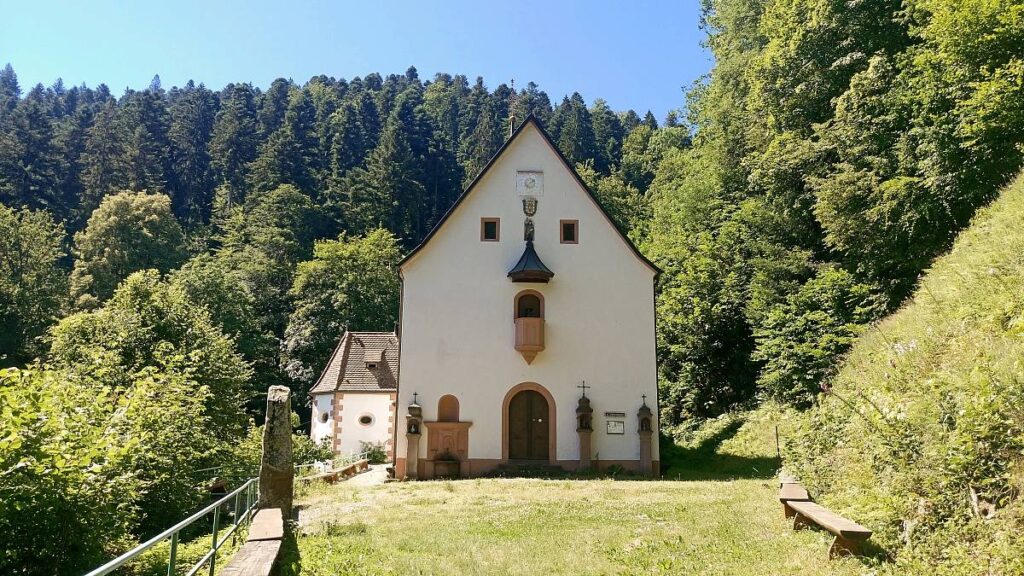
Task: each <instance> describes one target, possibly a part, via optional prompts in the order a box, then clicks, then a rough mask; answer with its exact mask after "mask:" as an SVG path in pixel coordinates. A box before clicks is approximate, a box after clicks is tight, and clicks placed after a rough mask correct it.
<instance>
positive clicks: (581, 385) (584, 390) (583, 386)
mask: <svg viewBox="0 0 1024 576" xmlns="http://www.w3.org/2000/svg"><path fill="white" fill-rule="evenodd" d="M577 388H582V389H583V397H584V398H586V397H587V388H593V386H587V381H586V380H584V381H583V384H580V385H579V386H577Z"/></svg>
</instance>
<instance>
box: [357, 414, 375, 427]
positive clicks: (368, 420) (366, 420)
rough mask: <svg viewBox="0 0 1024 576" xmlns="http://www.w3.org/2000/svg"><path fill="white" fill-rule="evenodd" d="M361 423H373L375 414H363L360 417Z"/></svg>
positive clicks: (365, 424) (366, 424)
mask: <svg viewBox="0 0 1024 576" xmlns="http://www.w3.org/2000/svg"><path fill="white" fill-rule="evenodd" d="M359 423H360V424H362V425H363V426H369V425H370V424H373V415H372V414H363V415H362V416H360V417H359Z"/></svg>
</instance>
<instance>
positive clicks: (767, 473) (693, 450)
mask: <svg viewBox="0 0 1024 576" xmlns="http://www.w3.org/2000/svg"><path fill="white" fill-rule="evenodd" d="M744 422H745V420H744V419H743V418H737V419H736V420H734V421H732V422H730V423H729V424H728V425H727V426H725V427H724V428H722V430H720V431H718V432H717V433H716V434H714V435H713V436H711V437H709V438H707V439H705V440H704V441H702V442H701V443H700V444H699V445H697V446H695V447H687V446H680V445H679V444H676V443H675V442H674V441H673V440H672V438H671V437H668V436H665V435H662V436H661V437H660V442H661V444H660V446H659V447H660V449H661V461H662V478H663V479H665V480H729V479H737V478H764V479H768V478H773V477H775V475H776V474H777V473H778V470H779V468H780V466H781V463H780V461H779V459H778V457H776V456H738V455H735V454H723V453H720V452H719V448H720V447H721V445H722V443H723V442H725V441H726V440H728V439H730V438H732V437H733V436H735V435H736V433H737V432H739V429H740V428H741V427H742V426H743V424H744Z"/></svg>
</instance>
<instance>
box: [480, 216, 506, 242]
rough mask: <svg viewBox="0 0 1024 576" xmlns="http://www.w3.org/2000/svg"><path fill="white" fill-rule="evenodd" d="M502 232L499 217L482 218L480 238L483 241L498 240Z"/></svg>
mask: <svg viewBox="0 0 1024 576" xmlns="http://www.w3.org/2000/svg"><path fill="white" fill-rule="evenodd" d="M500 234H501V222H500V221H499V220H498V219H497V218H481V219H480V240H481V241H482V242H497V241H498V236H499V235H500Z"/></svg>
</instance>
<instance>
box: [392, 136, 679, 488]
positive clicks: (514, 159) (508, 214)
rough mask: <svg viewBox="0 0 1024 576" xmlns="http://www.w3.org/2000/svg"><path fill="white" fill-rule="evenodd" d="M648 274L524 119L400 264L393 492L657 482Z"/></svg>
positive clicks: (648, 267) (651, 269)
mask: <svg viewBox="0 0 1024 576" xmlns="http://www.w3.org/2000/svg"><path fill="white" fill-rule="evenodd" d="M657 273H658V270H657V268H656V267H655V266H654V265H653V264H652V263H651V262H649V261H648V260H647V259H646V258H644V256H643V255H642V254H641V253H640V252H639V250H638V249H637V248H636V247H635V246H634V245H633V244H632V243H631V242H630V241H629V239H628V238H627V237H626V236H625V235H624V234H623V233H622V232H620V231H619V230H618V229H617V228H616V226H615V225H614V223H613V222H612V220H611V218H610V217H609V216H608V214H607V213H605V211H604V210H603V209H602V208H601V206H600V205H599V204H598V202H597V200H596V199H595V198H594V196H593V195H592V193H591V192H590V191H589V190H588V189H587V188H586V186H585V185H584V183H583V181H582V180H581V179H580V178H579V176H578V175H577V174H576V172H575V171H574V169H573V168H572V167H571V166H570V165H569V164H568V162H567V161H566V160H565V158H564V157H563V156H562V155H561V154H560V153H559V151H558V150H557V148H556V146H555V145H554V143H553V142H552V141H551V139H550V137H549V136H548V135H547V134H546V133H545V132H544V130H543V128H541V126H540V125H539V124H538V123H537V121H536V120H535V119H534V118H532V117H531V118H528V119H527V120H526V121H525V122H524V123H523V124H522V125H520V126H519V128H518V129H517V130H516V131H515V132H514V133H513V134H512V135H511V136H510V138H509V139H508V141H507V142H506V143H505V144H504V145H503V146H502V148H501V149H500V150H499V151H498V153H497V154H496V155H495V156H494V158H492V160H491V161H490V162H489V163H488V165H487V166H486V167H485V168H484V169H483V170H482V171H481V173H480V175H479V176H478V177H477V179H476V180H475V181H474V182H473V183H472V184H471V185H470V186H469V187H468V188H467V189H466V191H465V193H464V194H463V195H462V197H460V199H459V200H458V202H456V204H455V205H454V206H453V208H452V209H451V210H450V211H449V212H448V214H446V215H445V217H444V218H443V219H442V220H441V222H440V223H438V225H437V226H436V227H435V228H434V230H433V231H432V232H431V233H430V234H429V235H428V236H427V238H426V239H425V240H424V241H423V243H422V244H421V245H420V246H419V247H417V248H416V249H415V250H413V251H412V252H411V253H410V254H409V255H408V256H407V257H406V258H405V259H404V260H403V261H402V263H401V265H400V274H401V278H402V300H401V310H400V322H399V326H400V332H399V334H398V339H399V342H400V344H399V347H400V351H399V352H400V353H399V363H398V394H397V402H396V414H395V418H394V419H395V420H396V422H395V426H394V440H393V443H394V444H393V445H394V448H395V450H394V454H395V473H396V477H398V478H410V479H411V478H434V477H441V476H444V477H453V476H460V477H469V476H479V475H483V474H487V473H490V472H492V471H494V470H495V469H497V468H499V467H502V466H509V465H512V466H515V465H523V466H531V465H543V466H557V467H560V468H562V469H565V470H581V469H589V468H600V469H606V468H608V467H611V466H621V467H623V468H625V469H629V470H633V471H636V472H641V473H645V474H655V473H656V472H657V470H658V464H659V462H658V460H659V456H658V438H657V433H656V431H657V429H658V423H657V413H658V410H657V373H656V371H657V369H656V360H655V325H654V322H655V320H654V313H655V312H654V280H655V277H656V275H657Z"/></svg>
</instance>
